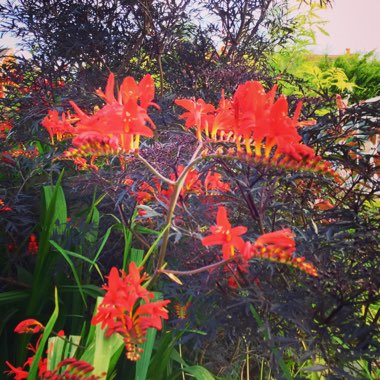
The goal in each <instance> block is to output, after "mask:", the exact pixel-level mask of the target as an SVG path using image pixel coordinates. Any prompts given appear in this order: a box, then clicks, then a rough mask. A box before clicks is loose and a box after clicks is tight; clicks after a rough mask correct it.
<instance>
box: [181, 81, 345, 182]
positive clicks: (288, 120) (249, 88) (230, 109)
mask: <svg viewBox="0 0 380 380" xmlns="http://www.w3.org/2000/svg"><path fill="white" fill-rule="evenodd" d="M276 89H277V87H276V86H274V87H273V88H272V89H271V90H270V91H268V92H265V89H264V87H263V86H262V84H261V83H259V82H256V81H249V82H246V83H244V84H241V85H239V86H238V88H237V90H236V92H235V94H234V95H233V96H232V99H226V98H225V96H224V93H222V97H221V100H220V102H219V106H218V108H217V109H216V110H215V109H213V108H212V106H211V105H208V104H207V103H205V102H204V101H203V100H201V99H200V100H198V101H197V102H195V100H186V99H179V100H177V101H176V103H177V104H178V105H181V106H182V107H184V108H185V109H187V110H188V112H186V113H184V114H183V115H181V116H180V117H181V118H184V119H186V123H185V126H186V127H188V128H190V127H196V128H197V137H198V139H199V140H201V139H202V136H203V138H207V139H208V141H209V142H223V143H225V144H226V143H228V144H229V147H227V149H228V152H229V155H234V152H233V151H234V149H236V153H235V154H236V155H237V156H238V157H239V158H242V157H245V158H246V159H247V160H252V161H255V162H259V163H262V164H266V165H271V166H275V167H282V168H285V169H290V170H298V169H302V170H310V171H315V172H321V173H323V174H329V175H333V176H334V177H336V178H337V175H334V174H335V173H334V172H333V170H332V169H331V167H330V165H329V164H328V163H324V162H321V158H320V157H318V156H316V155H315V152H314V150H313V149H312V148H310V147H308V146H306V145H304V144H302V141H301V140H302V139H301V136H300V134H299V133H298V130H297V127H300V126H306V125H313V124H315V120H306V121H299V117H300V114H301V108H302V103H301V102H299V103H298V105H297V107H296V110H295V112H294V115H293V117H290V116H289V106H288V101H287V99H286V97H285V96H279V97H278V98H277V99H276ZM231 146H234V147H235V148H233V149H232V150H231ZM337 179H338V178H337Z"/></svg>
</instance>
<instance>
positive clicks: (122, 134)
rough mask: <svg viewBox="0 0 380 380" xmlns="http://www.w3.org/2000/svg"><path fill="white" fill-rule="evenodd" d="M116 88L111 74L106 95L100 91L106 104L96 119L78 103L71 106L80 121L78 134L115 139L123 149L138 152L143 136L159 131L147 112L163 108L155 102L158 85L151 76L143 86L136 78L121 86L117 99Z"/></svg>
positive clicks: (126, 80)
mask: <svg viewBox="0 0 380 380" xmlns="http://www.w3.org/2000/svg"><path fill="white" fill-rule="evenodd" d="M114 87H115V77H114V75H113V74H110V76H109V78H108V81H107V86H106V90H105V93H104V92H103V91H101V90H98V91H97V94H98V95H99V96H100V97H101V98H102V99H103V100H104V101H105V102H106V104H105V106H104V107H103V108H101V109H100V110H99V111H97V112H96V113H95V114H94V115H92V116H89V115H87V114H86V113H84V112H83V111H82V110H81V109H80V108H79V107H78V106H77V105H76V104H75V103H74V102H70V104H71V105H72V107H73V108H74V110H75V112H76V113H77V115H78V117H79V119H80V120H79V122H78V123H77V126H76V131H77V132H78V133H83V132H97V133H99V134H102V135H106V136H107V135H108V136H115V137H117V138H118V140H119V144H120V146H121V148H122V149H123V150H124V151H125V152H129V151H130V150H131V149H138V147H139V141H140V136H147V137H153V131H152V129H155V125H154V123H153V121H152V120H151V118H150V117H149V116H148V113H147V108H148V107H149V106H155V107H156V108H159V107H158V106H157V105H156V104H155V103H153V102H152V100H153V98H154V82H153V79H152V77H151V76H150V75H146V76H145V77H144V78H143V79H142V80H141V82H140V83H139V84H137V83H136V81H135V80H134V79H133V78H132V77H127V78H125V79H124V81H123V83H122V84H121V86H120V91H119V93H118V96H117V98H116V97H115V93H114ZM147 124H149V125H150V128H152V129H150V128H149V127H148V126H147Z"/></svg>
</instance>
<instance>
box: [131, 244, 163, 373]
mask: <svg viewBox="0 0 380 380" xmlns="http://www.w3.org/2000/svg"><path fill="white" fill-rule="evenodd" d="M136 251H137V250H136ZM136 264H137V265H139V264H138V263H136ZM153 294H154V299H153V300H154V301H158V300H160V299H162V293H160V292H153ZM156 335H157V330H156V329H152V328H151V329H148V331H147V334H146V341H145V342H144V343H143V344H142V345H140V347H141V348H142V349H143V350H144V352H143V353H142V354H141V358H140V359H139V360H138V361H137V362H136V373H135V380H145V379H146V376H147V374H148V369H149V364H150V360H151V357H152V352H153V346H154V342H155V340H156Z"/></svg>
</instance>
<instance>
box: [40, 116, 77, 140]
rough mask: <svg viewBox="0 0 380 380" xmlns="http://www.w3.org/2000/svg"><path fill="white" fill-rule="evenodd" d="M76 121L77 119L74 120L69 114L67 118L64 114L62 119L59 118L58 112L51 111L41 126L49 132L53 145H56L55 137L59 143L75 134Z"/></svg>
mask: <svg viewBox="0 0 380 380" xmlns="http://www.w3.org/2000/svg"><path fill="white" fill-rule="evenodd" d="M75 121H77V119H75V118H73V117H72V116H71V115H70V113H69V112H68V113H67V116H66V114H65V113H64V112H62V115H61V118H59V114H58V111H57V110H49V111H48V115H47V116H46V117H45V118H44V119H43V120H42V122H41V124H42V126H44V127H45V128H46V130H47V131H48V133H49V136H50V139H51V143H52V144H54V136H56V138H57V141H61V140H62V139H64V138H68V137H71V136H73V135H74V134H75V128H74V127H73V126H72V124H73V123H74V122H75Z"/></svg>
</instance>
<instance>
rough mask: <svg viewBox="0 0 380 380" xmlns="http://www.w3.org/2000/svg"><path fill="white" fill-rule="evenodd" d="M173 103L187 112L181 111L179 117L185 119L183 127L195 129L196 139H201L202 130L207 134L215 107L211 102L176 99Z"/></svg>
mask: <svg viewBox="0 0 380 380" xmlns="http://www.w3.org/2000/svg"><path fill="white" fill-rule="evenodd" d="M175 104H177V105H178V106H181V107H182V108H184V109H185V110H187V111H188V112H185V113H183V114H182V115H181V116H180V119H185V120H186V122H185V127H186V128H188V129H189V128H192V127H195V128H196V129H197V139H198V140H199V141H201V140H202V132H203V131H204V132H205V133H206V136H208V134H209V129H211V125H212V123H213V121H214V112H215V108H214V106H213V105H212V104H208V103H206V102H205V101H204V100H203V99H198V100H197V101H195V99H194V98H193V99H177V100H176V101H175Z"/></svg>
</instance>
